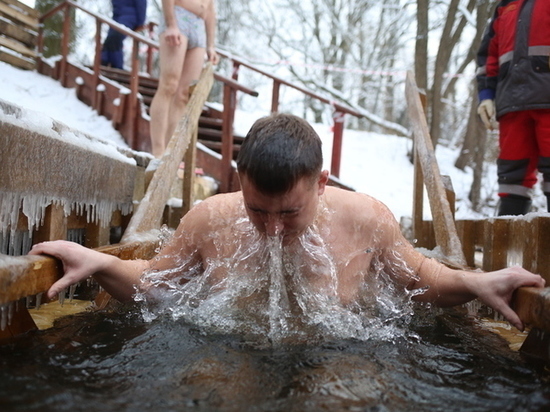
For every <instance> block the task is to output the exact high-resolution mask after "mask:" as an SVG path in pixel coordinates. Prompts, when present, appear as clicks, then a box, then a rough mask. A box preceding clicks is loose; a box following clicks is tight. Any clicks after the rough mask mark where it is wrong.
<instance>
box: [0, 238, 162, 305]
mask: <svg viewBox="0 0 550 412" xmlns="http://www.w3.org/2000/svg"><path fill="white" fill-rule="evenodd" d="M158 245H159V240H158V237H157V236H152V237H151V238H150V239H146V240H143V241H140V242H133V243H126V244H118V245H109V246H103V247H100V248H97V249H94V250H97V251H99V252H102V253H106V254H108V255H113V256H117V257H119V258H120V259H123V260H130V259H146V260H148V259H151V258H152V257H153V256H155V254H156V248H157V247H158ZM62 276H63V267H62V265H61V262H59V261H58V260H56V259H53V258H50V257H43V256H30V255H27V256H18V257H13V256H6V255H0V305H5V304H8V303H9V302H14V301H17V300H19V299H21V298H24V297H27V296H34V295H37V294H39V293H43V292H46V291H47V290H48V289H49V288H50V287H51V286H52V285H53V284H54V282H56V281H57V280H58V279H60V278H61V277H62Z"/></svg>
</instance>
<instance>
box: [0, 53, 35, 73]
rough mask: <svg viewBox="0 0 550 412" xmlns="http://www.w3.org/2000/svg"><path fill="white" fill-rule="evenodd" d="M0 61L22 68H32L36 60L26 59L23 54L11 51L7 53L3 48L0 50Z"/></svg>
mask: <svg viewBox="0 0 550 412" xmlns="http://www.w3.org/2000/svg"><path fill="white" fill-rule="evenodd" d="M0 61H3V62H4V63H8V64H11V65H12V66H15V67H19V68H20V69H23V70H34V68H35V67H36V62H35V61H34V60H30V59H27V58H25V57H23V56H16V55H15V54H13V53H7V52H5V51H3V50H0Z"/></svg>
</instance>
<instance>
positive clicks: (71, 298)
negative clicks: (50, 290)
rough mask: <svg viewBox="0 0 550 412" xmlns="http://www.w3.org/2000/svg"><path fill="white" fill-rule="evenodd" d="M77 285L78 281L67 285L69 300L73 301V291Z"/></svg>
mask: <svg viewBox="0 0 550 412" xmlns="http://www.w3.org/2000/svg"><path fill="white" fill-rule="evenodd" d="M77 286H78V283H75V284H74V285H71V286H69V302H72V301H73V298H74V292H75V291H76V287H77Z"/></svg>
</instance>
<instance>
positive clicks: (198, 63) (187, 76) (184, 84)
mask: <svg viewBox="0 0 550 412" xmlns="http://www.w3.org/2000/svg"><path fill="white" fill-rule="evenodd" d="M205 56H206V51H205V49H203V48H202V47H195V48H193V49H190V50H187V54H186V55H185V61H184V62H183V71H182V73H181V78H180V82H179V84H178V89H177V91H176V93H175V94H174V95H173V97H172V103H171V104H170V113H169V116H168V127H167V128H166V135H165V140H164V141H165V145H167V144H168V142H169V141H170V139H171V138H172V135H173V134H174V131H175V130H176V127H177V125H178V122H179V121H180V119H181V117H182V116H183V114H184V113H185V108H186V107H187V103H188V102H189V86H191V84H192V83H193V82H194V81H196V80H198V79H199V77H200V74H201V71H202V67H203V65H204V59H205Z"/></svg>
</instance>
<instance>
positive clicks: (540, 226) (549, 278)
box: [531, 216, 550, 285]
mask: <svg viewBox="0 0 550 412" xmlns="http://www.w3.org/2000/svg"><path fill="white" fill-rule="evenodd" d="M533 223H534V224H533V228H534V229H535V231H534V233H532V234H531V236H532V241H533V244H534V250H535V262H536V266H535V267H534V268H533V272H535V273H538V274H539V275H541V276H542V277H543V278H544V279H545V280H546V284H547V285H550V253H549V252H548V245H549V244H550V217H546V216H539V217H536V218H535V219H534V220H533Z"/></svg>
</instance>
